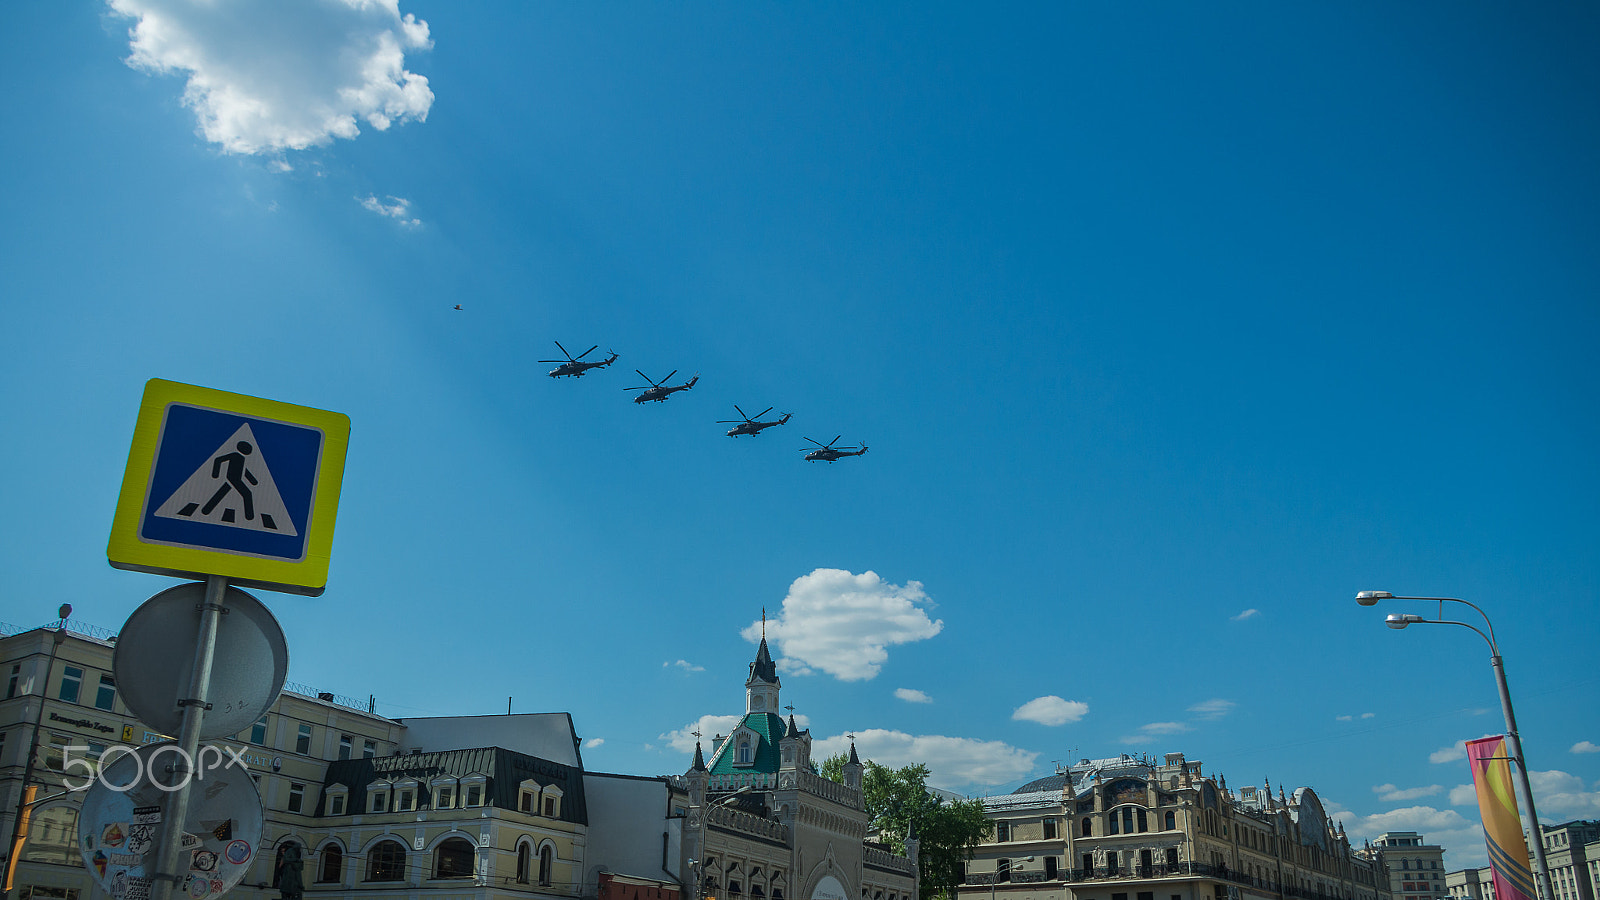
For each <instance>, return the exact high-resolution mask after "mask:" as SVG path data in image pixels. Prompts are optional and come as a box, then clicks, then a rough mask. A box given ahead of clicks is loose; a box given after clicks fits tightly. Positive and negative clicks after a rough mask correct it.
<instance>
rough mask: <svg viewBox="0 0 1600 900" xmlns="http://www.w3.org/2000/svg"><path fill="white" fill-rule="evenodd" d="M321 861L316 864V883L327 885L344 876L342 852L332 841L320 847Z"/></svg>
mask: <svg viewBox="0 0 1600 900" xmlns="http://www.w3.org/2000/svg"><path fill="white" fill-rule="evenodd" d="M321 853H322V859H321V861H319V862H318V863H317V883H318V884H328V883H329V882H334V881H338V880H339V879H340V878H342V877H343V876H344V851H343V850H341V849H339V845H338V844H335V843H334V842H332V841H329V842H328V843H326V844H323V845H322V851H321Z"/></svg>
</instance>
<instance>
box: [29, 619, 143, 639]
mask: <svg viewBox="0 0 1600 900" xmlns="http://www.w3.org/2000/svg"><path fill="white" fill-rule="evenodd" d="M62 627H65V628H66V630H67V632H68V633H70V634H81V635H83V636H84V637H92V638H95V639H97V640H102V641H110V640H112V639H114V638H116V636H117V633H116V632H115V631H113V630H112V629H110V628H101V627H100V626H99V625H90V624H89V623H88V622H75V621H73V620H71V619H56V620H55V621H54V622H46V623H44V624H43V625H37V626H34V627H32V628H26V627H23V626H21V625H13V624H11V623H10V622H0V636H4V637H10V636H12V635H14V634H21V633H23V632H24V631H36V630H43V631H55V630H56V629H58V628H62Z"/></svg>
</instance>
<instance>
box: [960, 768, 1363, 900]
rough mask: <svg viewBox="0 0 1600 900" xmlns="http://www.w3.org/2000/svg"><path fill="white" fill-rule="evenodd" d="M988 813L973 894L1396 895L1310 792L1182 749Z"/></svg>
mask: <svg viewBox="0 0 1600 900" xmlns="http://www.w3.org/2000/svg"><path fill="white" fill-rule="evenodd" d="M984 811H985V814H986V815H988V817H989V818H990V819H991V820H992V821H993V822H994V831H993V833H992V834H991V839H990V840H989V841H988V842H987V843H985V844H983V845H982V846H981V847H979V849H978V850H977V852H976V853H975V855H974V858H973V859H972V861H971V862H970V863H969V864H968V867H967V879H966V884H964V885H963V886H962V887H961V888H960V889H959V891H958V893H959V894H960V895H961V896H962V897H963V898H966V900H985V898H992V900H999V898H1004V900H1246V898H1248V900H1391V895H1390V892H1389V888H1388V883H1387V879H1386V878H1385V877H1384V876H1383V874H1382V872H1381V864H1379V863H1375V862H1374V861H1373V860H1370V859H1364V858H1362V857H1361V856H1360V855H1359V854H1358V853H1356V852H1353V851H1352V850H1351V848H1350V842H1349V840H1348V839H1346V837H1345V834H1344V831H1343V829H1342V828H1336V827H1335V826H1334V824H1333V823H1332V822H1331V821H1330V820H1329V819H1328V818H1327V816H1326V814H1325V813H1324V812H1323V809H1322V804H1321V802H1320V801H1319V800H1318V799H1317V795H1316V793H1315V792H1314V791H1312V790H1311V789H1310V788H1307V787H1302V788H1298V789H1296V790H1295V792H1294V794H1293V795H1292V796H1285V794H1284V792H1283V789H1282V788H1281V787H1280V788H1279V790H1278V794H1277V796H1276V797H1274V796H1273V794H1272V788H1271V785H1270V784H1265V783H1264V784H1262V785H1261V786H1260V787H1255V786H1251V787H1246V788H1242V789H1241V790H1239V791H1238V792H1237V793H1235V792H1233V791H1230V790H1228V786H1227V781H1226V779H1222V778H1212V777H1210V776H1206V775H1204V774H1203V773H1202V771H1201V764H1200V763H1198V762H1190V761H1188V760H1185V759H1184V757H1183V754H1181V753H1169V754H1167V756H1166V758H1165V760H1164V762H1162V763H1159V764H1158V763H1155V762H1152V761H1147V760H1141V759H1135V758H1133V757H1130V756H1126V755H1124V756H1121V757H1116V758H1112V759H1101V760H1084V761H1082V762H1081V763H1079V764H1077V765H1073V766H1068V767H1066V768H1064V769H1062V770H1061V771H1060V772H1058V774H1056V775H1053V776H1050V777H1047V778H1042V779H1039V780H1037V781H1034V782H1032V783H1029V784H1026V785H1023V786H1022V787H1021V788H1019V789H1018V790H1017V791H1016V792H1014V793H1012V794H1008V795H1003V796H999V797H990V798H985V800H984Z"/></svg>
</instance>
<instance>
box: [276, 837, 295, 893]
mask: <svg viewBox="0 0 1600 900" xmlns="http://www.w3.org/2000/svg"><path fill="white" fill-rule="evenodd" d="M290 851H293V855H294V858H295V859H299V858H300V857H301V853H300V845H299V844H297V843H295V842H294V841H284V842H283V843H282V844H279V845H278V858H277V859H275V860H273V862H272V886H273V887H277V886H278V881H279V879H280V878H282V873H283V861H284V859H286V858H287V857H288V856H289V855H290Z"/></svg>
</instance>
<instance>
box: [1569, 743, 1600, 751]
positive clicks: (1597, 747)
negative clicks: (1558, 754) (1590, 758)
mask: <svg viewBox="0 0 1600 900" xmlns="http://www.w3.org/2000/svg"><path fill="white" fill-rule="evenodd" d="M1568 752H1569V753H1600V744H1594V743H1591V742H1589V741H1579V742H1577V743H1576V744H1573V745H1572V749H1571V750H1569V751H1568Z"/></svg>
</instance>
